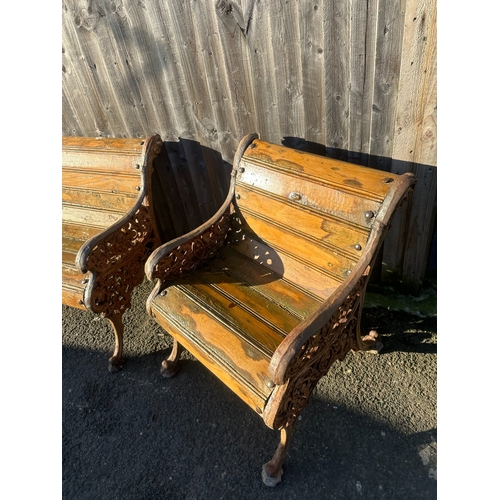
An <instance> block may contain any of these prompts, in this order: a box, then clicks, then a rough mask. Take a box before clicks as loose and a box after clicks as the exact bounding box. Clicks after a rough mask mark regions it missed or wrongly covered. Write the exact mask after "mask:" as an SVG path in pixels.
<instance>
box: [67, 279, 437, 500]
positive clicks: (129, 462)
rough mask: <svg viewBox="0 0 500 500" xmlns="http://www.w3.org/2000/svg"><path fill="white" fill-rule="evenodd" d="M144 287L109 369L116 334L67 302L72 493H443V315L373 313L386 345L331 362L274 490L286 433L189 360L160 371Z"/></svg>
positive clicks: (369, 318) (163, 338)
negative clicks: (439, 411)
mask: <svg viewBox="0 0 500 500" xmlns="http://www.w3.org/2000/svg"><path fill="white" fill-rule="evenodd" d="M149 285H150V284H149V283H146V284H143V285H142V287H139V290H138V292H137V294H136V295H138V296H139V297H138V298H137V300H136V302H135V303H136V304H138V305H134V307H133V309H132V310H131V311H130V312H129V313H127V316H126V317H125V320H126V322H127V326H126V349H125V355H126V356H127V358H128V359H127V362H126V364H125V366H124V368H123V370H122V371H121V372H120V373H118V374H115V375H111V374H109V373H108V372H107V359H108V357H109V355H110V352H111V350H112V344H113V338H112V333H111V328H110V327H109V326H108V325H107V323H106V322H105V321H103V320H101V319H100V318H98V317H96V316H94V315H92V314H91V313H87V312H84V311H79V310H75V309H71V308H69V307H66V306H63V313H62V319H63V348H62V349H63V351H62V382H63V383H62V403H63V405H62V417H63V425H62V430H63V440H62V442H63V450H62V452H63V453H62V456H63V464H62V465H63V467H62V471H63V477H62V492H63V498H64V499H68V500H69V499H75V500H76V499H78V500H80V499H81V500H86V499H89V500H90V499H91V500H95V499H101V498H102V499H107V500H108V499H109V500H112V499H120V500H128V499H134V500H143V499H144V500H146V499H148V500H150V499H169V500H176V499H220V498H222V499H231V498H235V499H236V498H237V499H238V500H243V499H252V500H255V499H266V498H272V499H287V500H289V499H301V500H302V499H304V498H308V499H309V500H314V499H329V498H332V499H351V498H353V499H354V498H356V499H357V498H374V499H375V498H376V499H391V500H394V499H405V500H407V499H412V500H415V499H426V500H427V499H432V498H436V496H437V495H436V474H437V472H436V451H437V450H436V448H437V444H436V443H437V430H436V373H435V372H436V370H435V369H436V352H435V345H436V341H435V339H436V330H435V318H433V319H422V318H420V317H418V318H417V317H414V316H411V315H408V314H407V313H404V312H393V313H392V314H391V315H387V313H386V312H385V311H384V310H382V309H381V308H375V309H367V310H366V313H365V317H364V320H363V322H364V323H365V324H364V327H365V328H372V327H373V326H375V325H376V326H377V327H378V328H379V330H383V332H382V333H383V334H384V336H385V337H386V338H387V339H388V341H387V342H386V344H388V345H389V346H390V348H389V349H388V350H384V351H383V352H384V354H383V355H380V356H376V355H369V354H364V353H363V354H360V353H358V354H356V355H354V354H349V355H348V357H347V358H346V360H345V361H344V362H343V363H336V364H334V366H333V367H332V369H331V370H330V372H329V374H328V375H327V376H326V377H325V378H323V379H322V380H321V382H320V383H319V384H318V386H317V388H316V389H315V392H314V394H313V397H312V399H311V402H310V404H309V406H308V407H307V408H306V410H305V411H304V412H303V414H302V418H301V419H300V421H299V422H298V423H297V426H296V433H295V436H294V438H293V440H292V443H291V448H290V451H289V454H288V457H287V460H286V461H285V467H284V469H285V474H284V476H283V481H282V483H280V484H279V485H278V486H277V487H276V488H274V489H270V488H267V487H266V486H264V485H263V484H262V482H261V479H260V469H261V466H262V464H263V463H264V462H266V461H267V460H269V458H270V457H271V456H272V454H273V453H274V450H275V448H276V446H277V443H278V437H279V436H278V433H277V432H275V431H272V430H270V429H268V428H267V427H266V426H265V425H264V423H263V422H262V420H261V418H260V417H259V416H258V415H257V414H256V413H254V412H253V411H251V410H250V409H249V408H248V407H247V406H246V405H245V404H244V403H243V402H241V401H240V400H239V398H237V397H236V396H235V395H234V394H233V393H232V392H231V391H230V390H229V389H227V388H226V387H225V386H223V385H222V384H221V383H220V382H219V381H218V380H217V379H216V378H215V377H214V376H213V375H211V373H209V372H208V371H207V370H206V369H205V368H204V367H203V366H202V365H200V363H198V362H197V361H196V360H194V358H192V357H191V356H190V355H189V354H187V353H185V354H184V356H185V359H184V363H183V366H182V369H181V371H180V372H179V374H178V375H177V376H176V377H174V378H172V379H164V378H162V377H161V375H160V373H159V367H160V363H161V361H162V359H163V358H164V357H165V354H166V353H168V350H169V345H170V341H169V338H168V336H167V335H165V332H163V331H162V330H161V328H160V327H158V326H157V325H156V324H155V323H154V321H153V320H151V319H150V318H149V317H148V316H147V315H146V313H145V311H144V310H143V308H142V307H141V304H143V303H144V297H145V296H147V294H148V292H149V288H150V287H149ZM412 321H413V322H414V323H413V324H412ZM420 321H422V322H420ZM419 322H420V323H419ZM405 331H406V333H405ZM132 332H133V334H132ZM412 335H413V336H419V335H420V337H412ZM411 338H413V339H414V340H413V341H407V340H408V339H411ZM429 339H431V340H429ZM401 346H404V347H405V348H401ZM422 346H424V348H422ZM429 346H430V348H428V347H429Z"/></svg>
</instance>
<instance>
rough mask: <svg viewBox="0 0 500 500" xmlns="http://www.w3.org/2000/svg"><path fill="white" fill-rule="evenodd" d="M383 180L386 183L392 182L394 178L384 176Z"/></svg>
mask: <svg viewBox="0 0 500 500" xmlns="http://www.w3.org/2000/svg"><path fill="white" fill-rule="evenodd" d="M382 182H383V183H384V184H390V183H391V182H394V179H392V178H391V177H384V178H383V179H382Z"/></svg>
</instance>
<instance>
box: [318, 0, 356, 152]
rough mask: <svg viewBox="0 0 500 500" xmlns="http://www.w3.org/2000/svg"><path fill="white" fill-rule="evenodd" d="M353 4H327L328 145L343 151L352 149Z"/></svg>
mask: <svg viewBox="0 0 500 500" xmlns="http://www.w3.org/2000/svg"><path fill="white" fill-rule="evenodd" d="M351 3H352V2H351V1H349V0H336V1H335V2H325V6H324V11H323V22H324V23H325V24H324V26H325V35H324V36H325V81H324V86H325V89H326V90H327V91H326V92H325V107H324V116H325V125H326V144H327V145H328V146H330V147H333V148H336V149H339V150H342V153H344V152H347V150H348V149H349V126H350V117H349V98H350V91H349V89H350V75H349V65H348V64H346V62H347V61H349V60H350V58H351V44H350V43H349V32H350V27H351V15H350V14H351V10H350V7H351Z"/></svg>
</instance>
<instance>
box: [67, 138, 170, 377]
mask: <svg viewBox="0 0 500 500" xmlns="http://www.w3.org/2000/svg"><path fill="white" fill-rule="evenodd" d="M161 147H162V140H161V138H160V136H159V135H154V136H151V137H148V138H140V139H107V138H100V137H98V138H91V137H63V139H62V165H63V167H62V184H63V188H62V303H63V304H66V305H68V306H72V307H76V308H79V309H87V310H89V311H92V312H94V313H99V314H101V315H102V316H103V317H105V318H107V319H108V320H109V321H110V322H111V325H112V326H113V330H114V333H115V349H114V353H113V356H112V357H111V358H110V360H109V364H108V368H109V370H110V371H112V372H116V371H118V370H119V369H120V368H121V367H122V364H123V356H122V353H123V321H122V316H123V313H124V312H125V311H126V310H127V309H128V308H129V307H130V305H131V303H130V296H131V293H132V291H133V289H134V287H136V286H137V285H139V284H140V283H142V281H143V279H144V263H145V262H146V259H147V257H148V256H149V254H150V253H151V251H152V250H153V249H154V248H155V247H157V246H158V245H159V244H160V241H159V239H158V231H157V228H156V223H155V218H154V213H153V209H152V206H151V204H150V203H151V174H152V168H153V160H154V158H155V157H156V156H157V155H158V154H159V152H160V150H161Z"/></svg>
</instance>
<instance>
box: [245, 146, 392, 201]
mask: <svg viewBox="0 0 500 500" xmlns="http://www.w3.org/2000/svg"><path fill="white" fill-rule="evenodd" d="M252 145H254V147H253V148H250V149H247V150H246V151H245V156H244V158H243V160H242V162H241V166H242V167H244V168H245V167H246V166H247V165H250V164H255V165H259V164H261V165H263V167H264V168H271V169H272V170H277V171H280V172H282V173H283V174H289V175H293V176H296V177H298V178H301V179H305V180H307V181H312V182H317V183H319V184H323V185H328V186H330V187H331V188H332V189H335V190H337V189H338V190H342V191H345V192H352V193H353V194H354V195H357V196H362V197H367V198H372V199H374V200H378V201H379V202H382V201H383V200H384V198H385V196H386V195H387V193H388V192H389V189H390V183H387V182H384V180H385V179H392V180H394V179H396V178H397V175H395V174H393V173H389V172H382V171H380V170H375V169H372V168H367V167H362V166H360V165H355V164H353V163H349V164H348V165H349V167H348V168H346V165H347V163H346V162H343V161H340V160H334V159H332V158H325V157H324V156H319V155H315V154H311V153H305V152H303V151H297V150H293V149H291V148H287V147H285V146H281V145H278V144H271V143H269V142H265V141H261V140H259V139H256V140H255V141H253V144H252ZM247 174H248V173H247ZM284 179H286V177H285V178H284ZM338 208H340V207H338Z"/></svg>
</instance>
